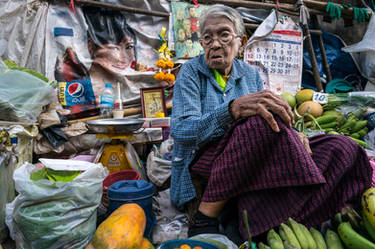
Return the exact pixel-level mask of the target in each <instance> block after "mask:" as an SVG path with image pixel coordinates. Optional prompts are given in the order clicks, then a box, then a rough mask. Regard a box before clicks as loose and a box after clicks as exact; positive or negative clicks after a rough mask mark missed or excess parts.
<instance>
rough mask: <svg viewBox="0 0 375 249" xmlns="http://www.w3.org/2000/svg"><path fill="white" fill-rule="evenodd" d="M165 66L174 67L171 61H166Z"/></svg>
mask: <svg viewBox="0 0 375 249" xmlns="http://www.w3.org/2000/svg"><path fill="white" fill-rule="evenodd" d="M166 64H167V66H166V67H167V68H173V67H174V63H173V61H171V60H167V61H166Z"/></svg>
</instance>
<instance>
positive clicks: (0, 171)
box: [0, 151, 17, 243]
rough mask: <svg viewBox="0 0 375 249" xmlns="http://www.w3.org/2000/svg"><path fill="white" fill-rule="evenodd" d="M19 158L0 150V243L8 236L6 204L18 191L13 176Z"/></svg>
mask: <svg viewBox="0 0 375 249" xmlns="http://www.w3.org/2000/svg"><path fill="white" fill-rule="evenodd" d="M16 163H17V160H16V158H15V156H14V155H12V153H11V152H7V151H2V152H0V189H1V195H0V243H2V242H3V241H4V240H5V239H6V237H7V236H8V231H7V227H6V225H5V204H6V203H7V202H10V201H12V200H13V199H14V197H15V194H16V192H15V191H14V183H13V181H9V179H11V178H12V174H13V171H14V169H15V166H16Z"/></svg>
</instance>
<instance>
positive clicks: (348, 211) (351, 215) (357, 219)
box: [337, 206, 369, 238]
mask: <svg viewBox="0 0 375 249" xmlns="http://www.w3.org/2000/svg"><path fill="white" fill-rule="evenodd" d="M340 214H341V222H340V224H341V223H342V222H349V223H350V225H351V226H352V227H353V229H354V230H355V231H357V232H358V233H359V234H360V235H362V236H364V237H366V238H368V237H369V233H368V231H367V229H366V228H365V226H364V222H363V220H362V216H361V215H359V214H358V213H357V211H355V210H354V209H353V208H352V207H349V206H348V207H343V208H342V209H341V213H340ZM340 224H339V225H340ZM337 229H338V226H337Z"/></svg>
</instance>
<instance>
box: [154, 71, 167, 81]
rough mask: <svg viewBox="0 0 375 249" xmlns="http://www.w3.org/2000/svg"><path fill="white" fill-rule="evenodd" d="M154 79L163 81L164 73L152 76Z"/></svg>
mask: <svg viewBox="0 0 375 249" xmlns="http://www.w3.org/2000/svg"><path fill="white" fill-rule="evenodd" d="M154 79H155V80H157V81H163V80H164V79H165V73H164V72H159V73H157V74H155V75H154Z"/></svg>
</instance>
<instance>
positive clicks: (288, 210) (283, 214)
mask: <svg viewBox="0 0 375 249" xmlns="http://www.w3.org/2000/svg"><path fill="white" fill-rule="evenodd" d="M276 119H277V123H278V125H279V127H280V132H279V133H276V132H274V131H273V130H272V129H271V127H270V126H269V125H268V124H267V123H266V121H265V120H264V119H263V118H261V117H259V116H254V117H251V118H248V119H243V120H240V121H237V122H236V123H235V124H234V125H233V126H232V127H231V128H230V129H229V130H228V131H227V133H226V134H225V135H224V136H223V138H222V139H221V140H220V141H219V142H218V143H216V144H211V145H209V146H207V147H206V148H205V149H204V151H203V152H202V151H201V154H200V156H199V157H198V158H196V160H195V161H194V162H193V164H192V165H191V172H193V173H194V174H198V175H199V176H201V177H202V178H203V179H205V180H207V187H206V188H205V190H204V193H203V196H202V201H204V202H215V201H221V200H226V199H232V200H234V201H237V207H238V210H237V211H238V214H239V217H241V218H240V219H239V221H240V232H241V235H242V237H243V238H244V239H246V238H247V235H246V233H245V227H244V224H243V219H242V213H243V210H244V209H246V210H247V213H248V219H249V224H250V230H251V234H252V235H253V236H255V235H258V234H261V233H263V232H265V231H267V230H269V229H270V228H273V227H275V226H277V225H279V224H280V223H281V222H285V221H286V219H287V218H288V217H292V218H294V219H295V220H297V221H298V222H301V223H303V224H305V225H307V226H316V225H318V224H320V223H321V222H323V221H326V220H328V219H329V218H331V217H333V215H334V214H335V213H337V212H338V211H340V210H341V208H342V207H344V206H346V205H350V206H354V207H358V206H359V205H360V197H361V194H362V193H363V192H364V191H365V189H366V188H368V187H370V185H371V176H372V168H371V167H370V164H369V161H368V158H367V155H366V152H365V151H364V150H363V149H362V148H361V147H360V146H359V145H358V144H356V143H355V142H353V141H352V140H351V139H349V138H346V137H344V136H337V135H318V136H314V137H311V138H310V147H311V150H312V151H313V155H312V156H310V155H309V154H308V153H307V151H306V150H305V149H304V146H303V144H302V142H301V141H300V140H299V138H298V137H297V136H296V133H295V131H294V130H292V129H289V128H287V127H286V126H285V125H284V123H283V122H282V121H281V119H280V118H278V117H277V118H276Z"/></svg>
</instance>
